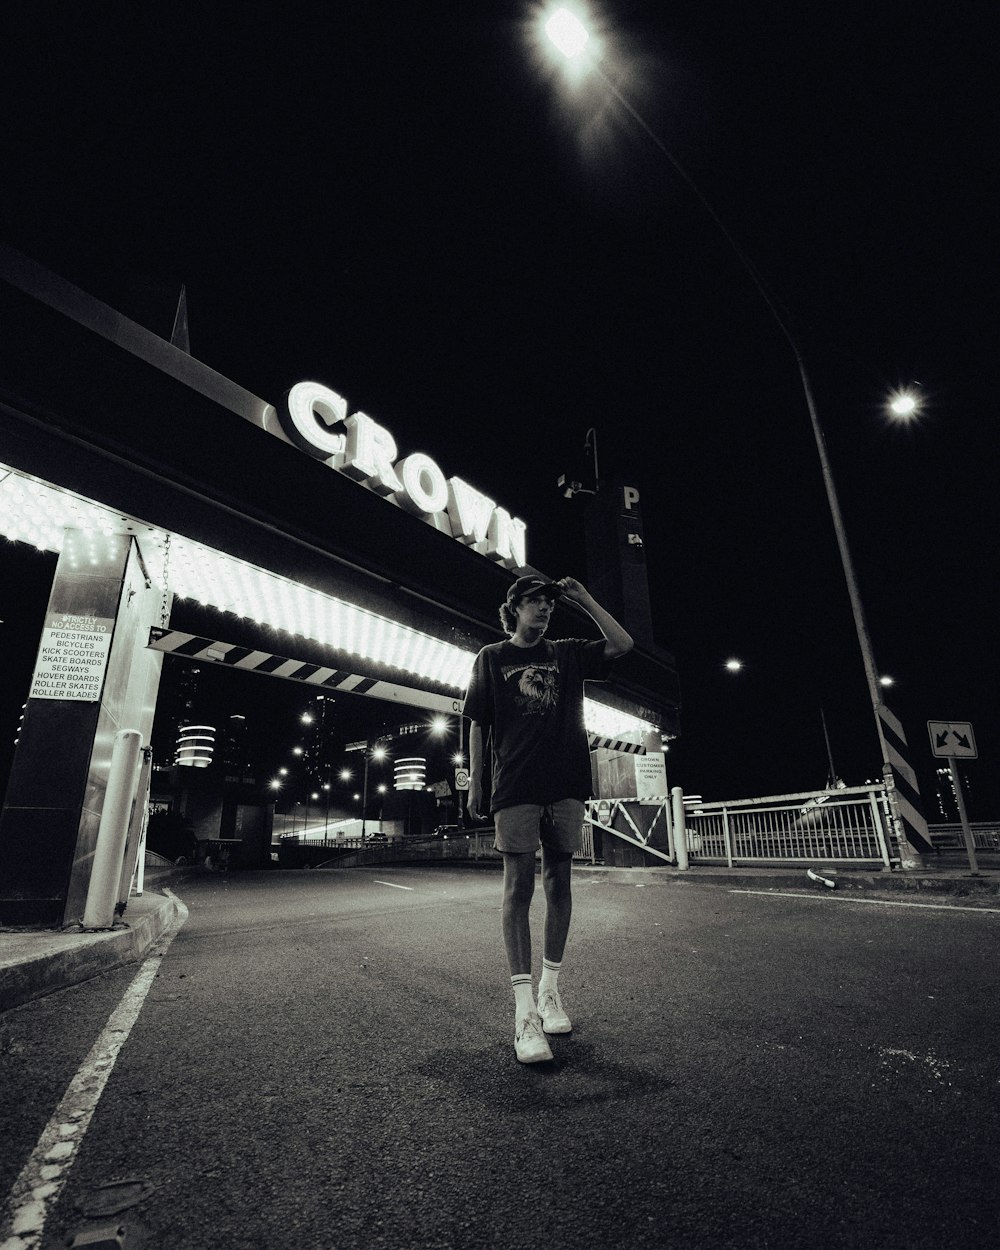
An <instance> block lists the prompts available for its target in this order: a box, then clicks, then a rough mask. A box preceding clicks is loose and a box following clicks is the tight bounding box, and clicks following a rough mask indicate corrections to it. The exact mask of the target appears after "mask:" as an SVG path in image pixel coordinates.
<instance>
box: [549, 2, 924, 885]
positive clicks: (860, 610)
mask: <svg viewBox="0 0 1000 1250" xmlns="http://www.w3.org/2000/svg"><path fill="white" fill-rule="evenodd" d="M582 25H583V24H582V22H580V19H579V18H578V17H575V15H573V14H571V13H570V11H569V10H568V9H564V8H561V9H559V10H557V11H556V12H554V13H552V14H551V16H550V17H549V18H548V19H547V20H546V21H545V22H544V30H545V34H546V36H547V37H548V39H549V40H550V42H551V43H552V44H553V45H554V46H555V47H556V48H557V49H558V50H559V51H560V52H561V53H562V55H563V56H564V57H565V58H566V60H567V61H571V60H576V59H577V58H579V57H580V54H581V53H582V52H583V50H584V48H585V47H586V46H587V44H588V42H589V41H588V39H586V38H583V36H582V35H581V34H580V32H579V31H578V30H577V27H578V26H580V27H582ZM586 61H587V66H586V67H587V68H588V69H591V70H593V72H594V73H595V74H596V75H597V76H598V77H599V78H600V80H601V82H602V83H603V85H604V86H605V87H606V89H607V91H608V92H609V94H610V95H611V96H612V97H613V98H614V99H615V100H617V102H618V103H619V104H620V105H621V107H622V108H623V109H624V110H625V112H626V113H628V115H629V116H630V117H631V118H632V120H633V121H634V122H635V123H636V124H637V125H638V126H639V127H640V128H641V129H642V130H643V131H644V132H645V134H646V136H647V137H648V138H649V139H650V141H651V142H652V143H653V145H654V146H655V147H656V148H657V150H658V151H659V152H660V154H661V155H662V156H663V157H664V159H665V160H666V161H667V162H668V163H669V164H670V166H671V168H672V169H673V170H674V172H675V173H676V174H677V176H678V177H679V178H681V179H682V181H683V182H684V184H685V185H686V186H687V187H688V189H689V190H690V192H691V194H692V195H693V196H694V197H695V199H697V201H698V203H699V204H700V205H701V206H702V208H703V209H704V210H705V212H706V213H708V215H709V217H711V219H712V221H713V222H714V223H715V225H716V226H717V228H718V230H719V232H720V233H721V234H722V236H723V238H724V239H725V241H726V243H727V244H728V245H729V248H730V250H731V251H732V252H733V255H734V256H735V257H736V259H737V260H738V261H739V263H740V265H741V266H742V268H743V270H744V271H745V273H746V274H747V276H748V277H749V278H750V280H751V282H752V283H753V285H754V287H755V288H756V290H757V293H758V294H759V295H760V297H761V299H762V300H763V301H764V304H765V305H766V307H767V309H768V311H769V312H770V314H771V316H772V317H773V319H774V321H775V324H776V325H777V327H778V329H779V330H780V331H781V333H782V335H783V336H784V338H785V340H786V342H787V343H788V346H789V347H790V348H791V351H792V355H793V356H794V357H795V363H796V365H797V367H798V372H799V378H800V380H801V383H802V392H803V395H804V398H805V402H806V408H807V410H808V412H809V420H810V422H811V423H812V429H813V437H814V438H815V441H816V450H817V452H818V453H819V461H820V468H821V470H822V474H823V484H824V487H825V488H826V497H827V503H828V504H829V508H830V516H831V519H832V521H833V528H834V533H835V534H836V538H837V547H838V550H839V552H840V560H841V564H842V566H843V571H844V579H845V581H846V582H847V592H848V595H849V597H850V601H851V609H852V612H853V614H854V627H855V630H856V632H857V635H858V644H859V646H860V648H861V658H862V662H863V663H864V669H865V676H866V678H867V681H868V693H869V696H870V698H871V704H872V711H873V713H874V715H875V728H876V731H877V733H878V740H879V745H880V747H881V750H882V769H883V774H884V779H885V782H886V787H887V790H888V793H889V796H890V800H891V803H892V807H893V813H894V817H895V820H894V823H895V826H896V835H897V838H898V840H899V842H900V849H901V852H902V859H903V861H904V867H912V866H913V864H914V859H913V855H914V854H915V850H914V849H913V848H910V851H909V853H908V852H907V847H908V845H909V844H908V843H907V837H906V829H905V826H904V824H903V822H902V816H901V813H900V809H899V798H898V795H897V782H896V780H895V778H894V774H893V766H892V763H891V753H890V750H889V745H888V742H887V739H886V729H885V726H884V724H883V719H882V715H881V712H882V710H883V709H884V704H883V701H882V697H881V693H880V685H879V678H878V669H877V668H876V666H875V659H874V655H873V653H872V644H871V637H870V635H869V632H868V622H867V619H866V617H865V612H864V607H863V605H862V602H861V591H860V588H859V586H858V580H857V576H856V574H855V571H854V561H853V560H852V558H851V552H850V548H849V547H848V543H847V533H846V530H845V529H844V520H843V514H842V513H841V510H840V501H839V499H838V497H837V490H836V486H835V485H834V481H833V470H832V468H831V466H830V460H829V456H828V454H827V449H826V437H825V435H824V433H823V427H822V425H821V424H820V420H819V413H818V411H817V409H816V401H815V399H814V398H813V391H812V383H811V382H810V379H809V374H808V373H807V371H806V365H805V359H804V357H803V355H802V351H801V349H800V347H799V344H798V342H797V340H796V338H795V336H794V335H793V334H792V331H791V328H790V326H789V324H788V319H787V315H786V314H783V313H782V312H781V311H779V308H778V305H777V303H776V301H775V299H774V297H773V296H772V295H771V293H770V291H769V290H768V289H767V287H766V286H765V285H764V282H763V279H762V278H761V277H760V275H759V274H758V272H757V269H756V267H755V266H754V264H753V262H752V261H751V260H750V258H749V256H748V255H747V254H746V252H744V251H743V249H742V248H741V247H740V245H739V243H737V241H736V239H735V238H734V237H733V235H732V234H731V233H730V232H729V230H728V228H727V227H726V225H725V223H724V222H723V221H722V219H721V218H720V217H719V215H718V213H716V211H715V209H714V208H713V206H712V204H711V203H710V201H709V200H707V199H706V198H705V196H704V195H703V194H702V191H701V189H700V188H699V187H698V185H697V183H695V181H694V179H693V178H692V177H691V175H690V174H689V173H688V172H687V170H686V169H685V168H684V167H683V165H681V164H680V162H679V161H678V160H677V159H676V157H675V156H674V155H673V153H672V152H671V151H670V149H669V148H668V147H667V146H666V144H665V143H664V142H663V140H662V139H661V138H660V137H659V135H658V134H657V133H656V131H655V130H653V128H652V127H651V126H650V125H649V123H648V122H647V121H646V119H645V118H644V117H643V116H642V115H641V114H640V113H639V112H638V110H637V109H636V107H635V106H634V105H633V104H632V102H631V101H630V100H629V99H628V98H627V97H626V96H625V95H624V94H623V93H622V91H621V90H620V89H619V87H618V85H617V84H616V83H615V82H614V81H613V80H612V79H611V78H610V77H609V75H608V74H607V72H606V71H605V69H604V67H603V66H602V65H601V64H600V60H599V58H598V56H597V55H595V54H594V53H593V51H591V53H590V55H589V56H588V57H587V58H586ZM904 406H905V405H904ZM910 411H911V412H912V410H910ZM900 415H908V414H905V413H904V414H900ZM727 667H728V666H727ZM897 736H901V735H899V734H897ZM905 742H906V740H905V737H903V738H902V745H903V746H904V747H905ZM897 754H898V755H901V754H902V753H901V752H899V751H898V748H897ZM915 780H916V779H915V777H914V778H913V779H912V781H910V782H909V784H910V785H911V787H912V788H913V790H914V791H915V792H916V786H915ZM915 796H916V798H917V800H918V803H919V793H916V795H915ZM918 836H920V835H919V832H918ZM928 849H931V848H930V847H929V845H928Z"/></svg>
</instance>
